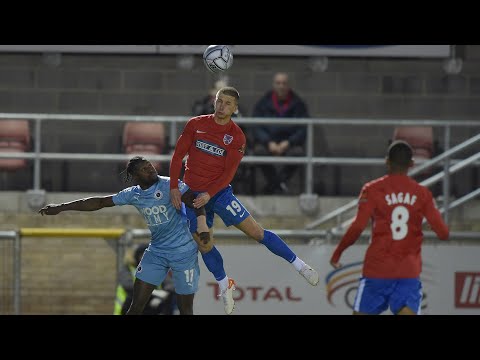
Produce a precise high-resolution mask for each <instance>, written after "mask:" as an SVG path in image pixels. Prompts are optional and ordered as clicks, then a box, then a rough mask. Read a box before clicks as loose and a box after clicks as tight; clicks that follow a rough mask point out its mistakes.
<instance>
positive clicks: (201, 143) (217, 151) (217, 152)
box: [195, 140, 226, 156]
mask: <svg viewBox="0 0 480 360" xmlns="http://www.w3.org/2000/svg"><path fill="white" fill-rule="evenodd" d="M195 147H196V148H197V149H198V150H200V151H203V152H205V153H207V154H210V155H214V156H225V155H226V151H225V149H223V148H221V147H219V146H218V145H215V144H211V143H208V142H206V141H205V140H197V141H196V142H195Z"/></svg>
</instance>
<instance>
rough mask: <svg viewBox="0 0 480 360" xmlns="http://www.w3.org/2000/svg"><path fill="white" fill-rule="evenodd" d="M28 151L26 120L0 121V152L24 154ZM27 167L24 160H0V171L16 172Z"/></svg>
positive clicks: (28, 132)
mask: <svg viewBox="0 0 480 360" xmlns="http://www.w3.org/2000/svg"><path fill="white" fill-rule="evenodd" d="M29 149H30V128H29V126H28V121H27V120H0V152H3V153H8V152H26V151H28V150H29ZM25 166H27V160H26V159H0V170H4V171H16V170H19V169H22V168H24V167H25Z"/></svg>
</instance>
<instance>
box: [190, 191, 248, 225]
mask: <svg viewBox="0 0 480 360" xmlns="http://www.w3.org/2000/svg"><path fill="white" fill-rule="evenodd" d="M194 193H195V195H198V194H200V193H201V192H200V191H195V192H194ZM186 209H187V218H188V222H189V226H190V232H191V233H194V232H196V231H197V216H196V215H195V210H194V209H192V208H189V207H187V208H186ZM205 210H206V212H207V226H208V228H211V227H212V226H213V218H214V216H215V214H217V215H218V216H220V218H221V219H222V220H223V223H224V224H225V226H231V225H237V224H240V223H241V222H242V221H243V220H245V219H246V218H247V217H249V216H250V213H249V212H248V210H247V209H246V208H245V207H244V206H243V205H242V203H241V202H240V200H238V199H237V197H236V196H235V195H233V192H232V186H231V185H228V187H226V188H225V189H223V190H221V191H220V192H218V193H217V194H216V195H215V196H214V197H213V198H211V199H210V201H209V202H208V203H207V205H205Z"/></svg>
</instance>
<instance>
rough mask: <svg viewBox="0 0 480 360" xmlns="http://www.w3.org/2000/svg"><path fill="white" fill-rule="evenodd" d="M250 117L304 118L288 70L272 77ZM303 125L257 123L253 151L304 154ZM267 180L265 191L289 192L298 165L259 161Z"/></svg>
mask: <svg viewBox="0 0 480 360" xmlns="http://www.w3.org/2000/svg"><path fill="white" fill-rule="evenodd" d="M252 117H271V118H274V117H277V118H307V117H309V114H308V110H307V106H306V104H305V102H304V101H303V100H302V99H300V97H299V96H298V95H297V94H296V93H295V92H294V91H293V90H292V89H291V88H290V86H289V83H288V74H286V73H283V72H279V73H276V74H275V75H274V77H273V89H272V90H270V91H268V92H267V93H266V94H265V95H264V96H263V97H262V98H261V99H260V100H259V101H258V102H257V104H256V105H255V107H254V110H253V114H252ZM306 134H307V129H306V126H298V125H288V126H282V125H257V126H255V127H254V129H253V137H254V139H255V147H254V153H255V155H259V156H305V139H306ZM259 167H260V168H261V170H262V172H263V174H264V176H265V178H266V181H267V184H266V186H265V188H264V189H263V192H264V193H265V194H287V193H289V188H288V181H289V180H290V178H291V177H292V176H293V175H294V174H295V172H296V171H298V169H299V168H300V166H298V165H286V166H282V165H270V164H268V165H260V166H259Z"/></svg>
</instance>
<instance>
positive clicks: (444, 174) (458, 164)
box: [305, 134, 480, 230]
mask: <svg viewBox="0 0 480 360" xmlns="http://www.w3.org/2000/svg"><path fill="white" fill-rule="evenodd" d="M479 142H480V134H478V135H476V136H473V137H472V138H470V139H468V140H466V141H464V142H463V143H461V144H459V145H457V146H455V147H453V148H451V149H449V150H447V151H445V152H444V153H442V154H441V155H439V156H437V157H435V158H433V159H431V160H428V161H425V162H424V163H423V164H421V165H419V166H417V167H415V168H414V169H412V170H410V171H409V173H408V174H409V175H410V176H414V175H417V174H420V173H421V172H422V171H424V170H426V169H428V168H430V167H431V166H433V165H436V164H438V163H440V162H441V161H443V160H445V159H449V158H450V157H451V156H452V155H455V154H456V153H459V152H461V151H464V150H465V149H467V148H468V147H470V146H472V145H475V144H477V143H479ZM478 159H480V153H476V154H474V155H472V156H470V157H469V158H468V159H465V160H461V161H455V162H446V163H445V165H444V170H443V171H441V172H440V173H438V174H436V175H434V176H432V177H430V178H429V179H426V180H424V181H422V182H421V183H420V184H421V185H424V186H427V187H428V186H430V185H433V184H434V183H436V182H438V181H440V180H442V179H443V181H444V184H445V183H446V184H447V185H446V186H444V189H443V193H444V197H443V198H444V205H443V208H444V214H445V216H446V219H445V221H446V222H448V210H450V207H449V205H448V204H449V188H450V186H449V175H450V174H453V173H454V172H456V171H458V170H461V169H463V168H464V167H465V166H467V165H469V164H473V163H475V162H476V161H478ZM450 163H453V165H452V166H451V167H449V164H450ZM469 199H470V198H469ZM357 204H358V200H357V199H355V200H352V201H350V202H349V203H347V204H345V205H343V206H341V207H339V208H337V209H335V210H334V211H332V212H330V213H328V214H326V215H323V216H322V217H320V218H319V219H317V220H315V221H313V222H311V223H310V224H308V225H307V226H306V227H305V228H306V229H307V230H311V229H314V228H315V227H317V226H319V225H321V224H324V223H326V222H327V221H330V220H332V219H335V218H337V219H339V218H340V217H341V215H343V214H344V213H346V212H347V211H349V210H351V209H353V208H354V207H356V206H357ZM462 204H463V203H462ZM352 220H353V219H349V220H347V221H345V222H343V223H342V224H341V225H340V228H344V227H345V226H348V224H350V223H351V222H352Z"/></svg>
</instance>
